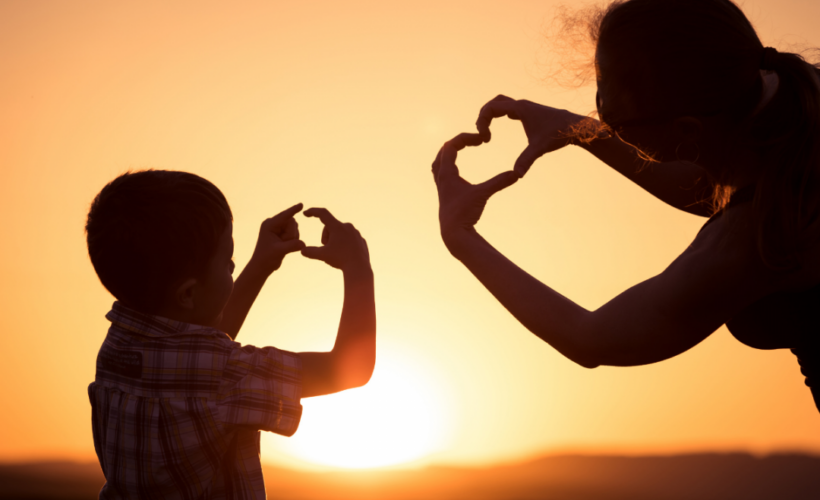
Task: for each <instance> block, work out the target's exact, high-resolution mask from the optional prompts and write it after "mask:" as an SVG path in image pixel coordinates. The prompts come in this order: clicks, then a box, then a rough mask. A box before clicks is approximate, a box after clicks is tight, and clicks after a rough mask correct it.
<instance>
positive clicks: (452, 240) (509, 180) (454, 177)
mask: <svg viewBox="0 0 820 500" xmlns="http://www.w3.org/2000/svg"><path fill="white" fill-rule="evenodd" d="M482 142H483V141H482V140H481V137H480V136H479V135H478V134H467V133H464V134H460V135H458V136H456V137H455V138H454V139H452V140H450V141H448V142H446V143H445V144H444V146H443V147H442V148H441V150H439V152H438V156H436V159H435V161H433V177H434V178H435V181H436V187H437V188H438V202H439V211H438V218H439V224H440V226H441V237H442V239H443V240H444V244H445V245H447V248H448V249H449V250H450V253H453V254H455V253H456V252H457V247H458V243H459V239H460V238H462V237H463V236H464V235H466V234H469V233H470V232H472V231H474V228H473V226H475V225H476V223H477V222H478V220H479V219H480V218H481V214H482V213H483V212H484V206H485V205H486V204H487V200H489V199H490V196H492V195H494V194H495V193H497V192H499V191H501V190H502V189H504V188H506V187H509V186H511V185H513V184H515V182H516V181H518V178H519V176H518V174H517V173H516V172H513V171H511V170H510V171H507V172H503V173H501V174H498V175H496V176H495V177H493V178H492V179H490V180H488V181H484V182H482V183H481V184H475V185H474V184H470V183H469V182H467V181H466V180H464V179H463V178H462V177H461V176H460V175H459V174H458V167H457V166H456V156H457V154H458V151H460V150H462V149H464V147H465V146H478V145H479V144H481V143H482Z"/></svg>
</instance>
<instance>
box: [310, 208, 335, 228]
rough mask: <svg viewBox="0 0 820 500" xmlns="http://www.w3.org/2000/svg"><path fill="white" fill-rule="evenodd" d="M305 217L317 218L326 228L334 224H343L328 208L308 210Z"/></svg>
mask: <svg viewBox="0 0 820 500" xmlns="http://www.w3.org/2000/svg"><path fill="white" fill-rule="evenodd" d="M305 216H306V217H317V218H318V219H319V220H320V221H322V224H324V225H326V226H328V225H332V224H341V222H339V220H338V219H336V217H334V216H333V214H331V213H330V211H329V210H328V209H326V208H308V209H307V210H305Z"/></svg>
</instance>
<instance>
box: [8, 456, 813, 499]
mask: <svg viewBox="0 0 820 500" xmlns="http://www.w3.org/2000/svg"><path fill="white" fill-rule="evenodd" d="M265 478H266V481H267V487H268V498H270V499H283V500H284V499H288V500H314V499H315V500H318V499H322V500H327V499H351V500H352V499H356V500H359V499H361V500H369V499H373V500H375V499H379V500H382V499H386V500H389V499H395V500H411V499H446V500H462V499H463V500H467V499H470V500H485V499H486V500H490V499H511V500H513V499H520V500H525V499H526V500H529V499H533V500H534V499H555V500H592V499H596V500H684V499H687V500H688V499H697V500H711V499H714V500H734V499H737V500H741V499H742V500H757V499H760V500H763V499H766V500H769V499H772V500H793V499H794V500H796V499H801V500H802V499H820V457H817V456H807V455H771V456H767V457H763V458H756V457H753V456H751V455H747V454H740V453H738V454H702V455H680V456H671V457H612V456H601V457H596V456H570V455H565V456H552V457H546V458H542V459H539V460H535V461H531V462H527V463H522V464H517V465H509V466H502V467H493V468H485V469H477V468H476V469H466V468H442V467H432V468H428V469H421V470H401V471H396V470H393V471H355V472H324V473H314V472H294V471H290V470H286V469H277V468H272V467H267V468H266V469H265ZM102 483H103V477H102V473H101V472H100V469H99V467H98V465H97V464H96V463H93V464H75V463H67V462H52V463H45V462H43V463H27V464H2V465H0V499H20V500H24V499H25V500H34V499H43V500H45V499H49V500H51V499H55V500H57V499H59V500H75V499H76V500H79V499H92V498H96V496H97V492H98V491H99V488H100V486H101V485H102Z"/></svg>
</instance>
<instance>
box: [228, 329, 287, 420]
mask: <svg viewBox="0 0 820 500" xmlns="http://www.w3.org/2000/svg"><path fill="white" fill-rule="evenodd" d="M235 345H236V348H235V349H233V350H232V351H231V353H230V356H229V358H228V361H227V363H226V365H225V369H224V372H223V378H222V382H221V384H220V390H219V395H218V397H217V407H218V410H219V418H220V420H221V421H222V423H224V424H228V425H241V426H249V427H253V428H255V429H258V430H263V431H270V432H275V433H277V434H282V435H284V436H291V435H293V433H294V432H296V429H297V428H298V427H299V421H300V419H301V417H302V405H301V403H300V399H301V397H302V374H301V371H302V359H301V358H300V357H299V355H298V354H296V353H292V352H287V351H282V350H279V349H276V348H274V347H263V348H258V347H254V346H239V344H235Z"/></svg>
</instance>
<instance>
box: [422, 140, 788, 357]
mask: <svg viewBox="0 0 820 500" xmlns="http://www.w3.org/2000/svg"><path fill="white" fill-rule="evenodd" d="M471 136H472V134H462V135H461V136H459V137H458V138H456V139H454V140H453V141H450V143H448V144H447V145H445V147H444V148H442V150H441V152H440V153H439V156H438V158H437V159H436V162H435V163H434V173H435V176H436V184H437V187H438V192H439V203H440V209H439V219H440V224H441V234H442V238H443V239H444V242H445V244H446V245H447V248H448V249H449V250H450V252H451V253H452V254H453V256H455V257H456V258H457V259H459V260H460V261H461V262H462V263H463V264H464V265H465V266H466V267H467V269H469V270H470V272H472V273H473V275H475V276H476V278H478V279H479V281H481V283H482V284H483V285H484V286H485V287H486V288H487V289H488V290H489V291H490V292H491V293H492V294H493V295H494V296H495V297H496V299H498V301H499V302H501V304H502V305H504V307H506V308H507V310H509V311H510V313H512V314H513V315H514V316H515V317H516V319H518V320H519V321H520V322H521V323H522V324H523V325H524V326H525V327H526V328H527V329H529V330H530V331H531V332H533V333H534V334H535V335H537V336H538V337H539V338H541V339H542V340H544V341H545V342H547V343H549V344H550V345H552V346H553V347H554V348H556V349H557V350H558V351H559V352H561V353H562V354H564V355H565V356H567V357H568V358H569V359H571V360H573V361H575V362H577V363H579V364H580V365H582V366H587V367H594V366H597V365H602V364H604V365H616V366H631V365H641V364H647V363H653V362H656V361H660V360H663V359H667V358H670V357H672V356H675V355H677V354H680V353H682V352H684V351H686V350H687V349H689V348H691V347H693V346H694V345H696V344H697V343H699V342H700V341H702V340H703V339H704V338H706V337H707V336H709V335H710V334H711V333H712V332H714V331H715V330H716V329H717V328H719V327H720V326H721V325H722V324H723V323H725V322H726V321H727V320H728V319H730V318H732V317H733V315H734V314H736V313H737V312H738V311H740V310H741V309H743V308H744V307H746V306H748V305H749V304H751V303H753V302H755V301H756V300H758V299H759V298H760V297H762V296H764V295H767V294H769V293H771V292H772V291H774V290H775V285H776V283H777V280H776V279H774V277H773V275H772V273H771V271H769V270H768V269H767V268H766V266H765V265H763V263H762V262H760V259H759V257H758V256H757V252H756V247H755V245H754V231H753V230H751V231H750V230H738V228H740V227H742V226H743V225H742V224H737V223H733V222H732V221H730V220H729V219H732V217H727V215H728V212H727V214H724V216H723V217H721V218H720V219H718V220H717V221H715V222H714V223H713V224H710V225H709V226H707V227H706V228H704V230H703V231H701V233H700V234H699V235H698V237H697V238H696V240H695V241H694V242H693V244H692V245H691V246H690V247H689V248H688V249H687V250H686V251H685V252H684V253H683V254H681V256H680V257H678V258H677V259H676V260H675V261H674V262H673V263H672V264H671V265H670V266H669V267H668V268H667V269H666V270H665V271H664V272H663V273H661V274H660V275H658V276H656V277H654V278H651V279H649V280H647V281H644V282H643V283H640V284H638V285H636V286H634V287H632V288H630V289H628V290H626V291H625V292H623V293H621V294H620V295H618V296H617V297H615V298H613V299H612V300H611V301H609V302H608V303H607V304H605V305H603V306H602V307H600V308H599V309H597V310H595V311H588V310H586V309H584V308H582V307H580V306H579V305H577V304H575V303H574V302H572V301H571V300H569V299H567V298H566V297H564V296H562V295H560V294H559V293H557V292H556V291H554V290H552V289H551V288H549V287H548V286H546V285H544V284H543V283H541V282H539V281H538V280H536V279H535V278H533V277H532V276H530V275H529V274H527V273H526V272H525V271H524V270H522V269H521V268H519V267H518V266H516V265H515V264H513V263H512V262H510V261H509V259H507V258H506V257H504V256H503V255H502V254H501V253H499V252H498V251H497V250H496V249H495V248H493V247H492V245H490V244H489V243H488V242H487V241H486V240H484V239H483V238H482V237H481V235H479V234H478V233H477V232H476V231H475V228H474V225H475V223H476V222H477V221H478V219H479V218H480V216H481V212H482V211H483V208H484V206H485V204H486V202H487V200H488V199H489V197H490V196H491V195H492V194H493V193H495V192H497V191H498V190H500V189H503V188H504V187H506V186H507V185H510V184H511V182H509V180H506V181H505V177H504V176H507V175H508V174H510V173H509V172H508V173H505V174H501V175H500V176H497V177H496V178H494V179H491V180H490V181H487V182H486V183H484V184H480V185H477V186H473V185H471V184H469V183H467V182H466V181H464V180H463V179H462V178H461V177H460V176H459V175H458V169H457V167H456V166H455V158H456V151H457V150H459V149H461V148H462V147H464V146H465V145H475V144H476V140H477V139H475V138H473V137H471ZM513 175H514V174H513ZM734 210H740V207H738V208H737V209H734ZM730 224H731V227H732V228H733V231H728V227H729V226H728V225H730Z"/></svg>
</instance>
